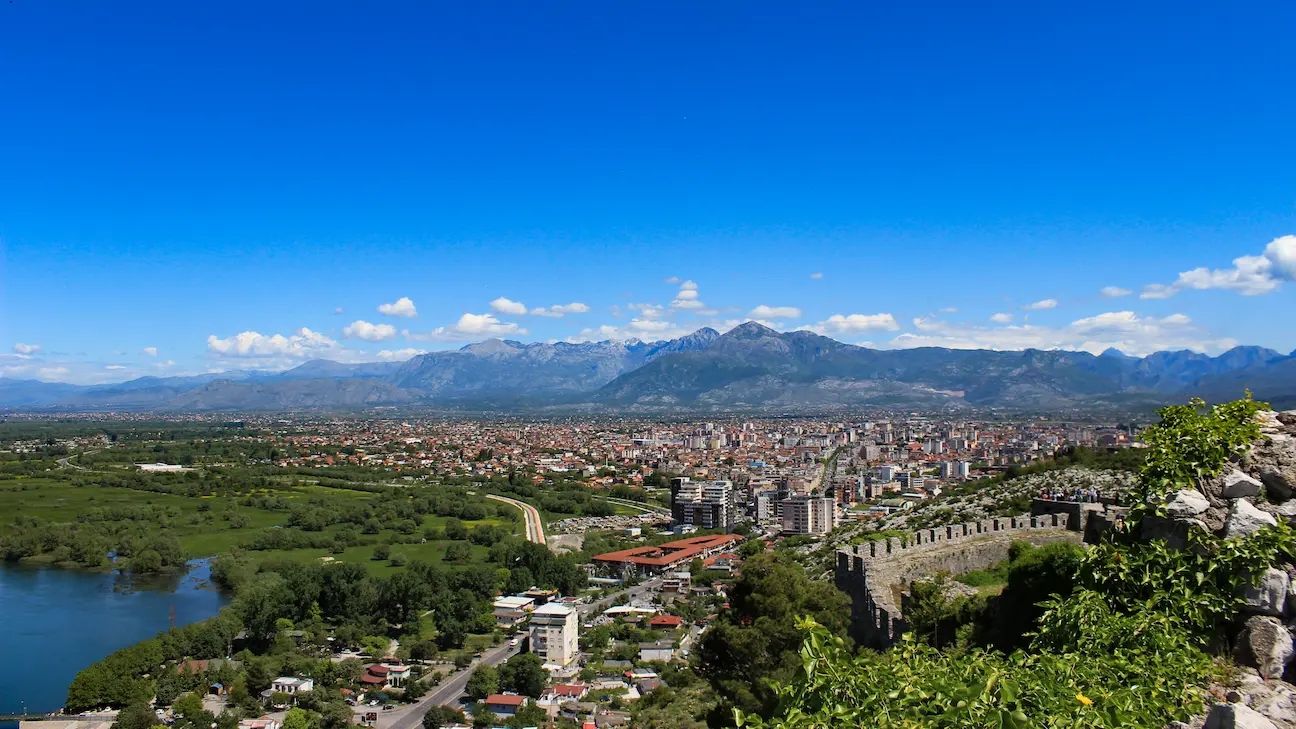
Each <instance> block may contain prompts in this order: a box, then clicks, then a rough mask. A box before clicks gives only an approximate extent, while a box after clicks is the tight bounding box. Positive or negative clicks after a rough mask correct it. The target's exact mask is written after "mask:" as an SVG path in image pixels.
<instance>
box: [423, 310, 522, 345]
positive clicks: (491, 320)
mask: <svg viewBox="0 0 1296 729" xmlns="http://www.w3.org/2000/svg"><path fill="white" fill-rule="evenodd" d="M526 333H527V330H526V329H523V328H522V327H520V326H518V325H517V323H516V322H511V321H500V320H499V319H496V318H495V315H494V314H464V315H463V316H461V317H459V321H457V322H455V323H454V324H451V325H449V326H444V327H437V328H436V329H433V330H432V331H430V332H411V331H410V330H408V329H406V330H405V331H403V332H402V334H403V335H404V337H405V338H406V339H408V340H410V341H412V342H461V341H469V340H473V339H478V338H482V337H503V336H510V335H523V334H526Z"/></svg>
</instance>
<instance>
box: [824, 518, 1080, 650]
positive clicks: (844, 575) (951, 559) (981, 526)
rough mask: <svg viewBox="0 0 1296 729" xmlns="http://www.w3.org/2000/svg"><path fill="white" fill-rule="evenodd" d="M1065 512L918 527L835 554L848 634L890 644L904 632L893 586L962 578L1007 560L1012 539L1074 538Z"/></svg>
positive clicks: (869, 643) (862, 640)
mask: <svg viewBox="0 0 1296 729" xmlns="http://www.w3.org/2000/svg"><path fill="white" fill-rule="evenodd" d="M1068 520H1069V516H1068V515H1067V514H1044V515H1040V516H1030V515H1027V514H1023V515H1021V516H1012V517H998V518H993V519H983V520H981V521H975V522H968V523H965V524H953V525H949V526H943V527H936V528H932V529H920V530H917V531H915V532H911V533H910V534H909V535H907V536H905V537H891V538H888V539H884V540H878V541H874V542H865V543H862V544H856V545H852V546H850V547H845V548H842V549H839V550H837V569H836V573H835V577H834V581H835V583H836V584H837V587H838V589H840V590H841V591H842V592H845V593H846V594H847V595H849V596H850V598H851V603H852V607H851V632H852V636H853V637H854V638H855V640H856V642H858V643H861V644H863V645H866V646H869V647H873V648H886V647H888V646H890V645H892V644H893V643H894V642H895V641H896V640H897V639H898V638H899V637H900V636H901V635H902V634H903V633H904V632H905V630H907V629H908V624H907V623H906V622H905V621H904V618H903V616H902V615H901V612H900V606H899V605H898V604H896V600H895V597H894V595H895V591H894V590H893V589H892V586H894V585H906V586H907V585H908V583H909V582H910V581H911V580H913V579H916V578H917V577H919V576H921V575H925V574H930V573H932V572H937V571H941V572H949V573H951V574H963V573H966V572H971V571H973V570H978V569H985V568H987V567H990V566H992V565H995V564H998V563H1000V562H1002V561H1004V560H1005V559H1007V558H1008V547H1009V545H1010V544H1011V543H1012V542H1013V541H1016V540H1021V539H1025V540H1029V541H1039V542H1048V541H1057V540H1060V539H1076V538H1078V534H1077V533H1075V532H1070V531H1068V529H1067V528H1068Z"/></svg>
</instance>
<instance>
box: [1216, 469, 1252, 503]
mask: <svg viewBox="0 0 1296 729" xmlns="http://www.w3.org/2000/svg"><path fill="white" fill-rule="evenodd" d="M1261 488H1262V487H1261V485H1260V482H1259V481H1257V480H1255V479H1254V478H1251V477H1250V476H1248V475H1247V474H1245V473H1243V472H1242V471H1239V470H1237V469H1234V470H1233V471H1232V472H1231V473H1229V474H1227V475H1225V476H1224V487H1223V488H1222V489H1221V490H1220V495H1221V496H1223V497H1224V498H1226V499H1241V498H1245V497H1247V496H1259V495H1260V489H1261Z"/></svg>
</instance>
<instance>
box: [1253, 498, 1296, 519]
mask: <svg viewBox="0 0 1296 729" xmlns="http://www.w3.org/2000/svg"><path fill="white" fill-rule="evenodd" d="M1256 508H1257V509H1259V510H1260V511H1263V512H1265V513H1266V514H1273V515H1274V516H1276V517H1278V518H1279V519H1285V520H1286V521H1287V523H1288V524H1293V525H1296V499H1289V500H1287V501H1284V502H1282V503H1281V504H1270V503H1267V502H1266V503H1262V504H1260V505H1258V506H1257V507H1256Z"/></svg>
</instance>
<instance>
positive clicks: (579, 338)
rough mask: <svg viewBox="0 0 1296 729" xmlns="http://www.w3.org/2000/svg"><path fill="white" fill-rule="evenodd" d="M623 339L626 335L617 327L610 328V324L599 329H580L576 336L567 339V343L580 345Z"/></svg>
mask: <svg viewBox="0 0 1296 729" xmlns="http://www.w3.org/2000/svg"><path fill="white" fill-rule="evenodd" d="M625 338H626V335H625V334H624V333H622V331H621V329H620V328H619V327H615V326H612V325H611V324H604V325H603V326H599V327H589V328H587V329H582V330H580V332H578V333H577V334H576V335H574V336H571V337H568V338H567V341H568V342H571V343H572V344H580V343H582V342H605V341H608V340H612V341H619V340H622V339H625Z"/></svg>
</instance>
